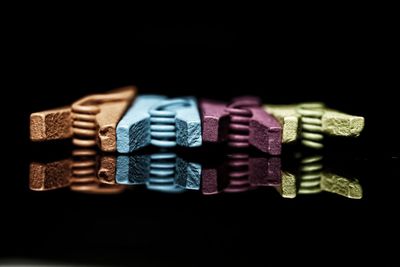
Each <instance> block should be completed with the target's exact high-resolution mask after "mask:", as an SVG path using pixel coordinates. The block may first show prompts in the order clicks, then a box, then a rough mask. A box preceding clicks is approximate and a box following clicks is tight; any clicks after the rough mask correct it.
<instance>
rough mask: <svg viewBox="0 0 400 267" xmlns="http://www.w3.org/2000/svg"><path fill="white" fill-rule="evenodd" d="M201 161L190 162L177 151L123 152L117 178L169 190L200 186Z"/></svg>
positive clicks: (123, 182)
mask: <svg viewBox="0 0 400 267" xmlns="http://www.w3.org/2000/svg"><path fill="white" fill-rule="evenodd" d="M200 179H201V165H200V164H198V163H194V162H188V161H186V160H184V159H182V158H180V157H178V156H176V154H175V153H169V152H161V153H155V154H145V155H131V156H127V155H120V156H118V158H117V170H116V182H117V183H118V184H124V185H139V184H145V185H146V187H147V189H149V190H156V191H162V192H169V193H178V192H184V191H186V190H187V189H189V190H199V189H200Z"/></svg>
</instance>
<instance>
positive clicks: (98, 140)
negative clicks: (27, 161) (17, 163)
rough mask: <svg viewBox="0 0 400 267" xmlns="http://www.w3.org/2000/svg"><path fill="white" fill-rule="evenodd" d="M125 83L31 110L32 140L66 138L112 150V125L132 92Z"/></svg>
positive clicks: (122, 113)
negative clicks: (66, 104) (60, 104)
mask: <svg viewBox="0 0 400 267" xmlns="http://www.w3.org/2000/svg"><path fill="white" fill-rule="evenodd" d="M136 91H137V89H136V87H134V86H127V87H122V88H119V89H115V90H112V91H110V92H108V93H105V94H96V95H89V96H86V97H83V98H81V99H79V100H78V101H76V102H74V103H73V104H72V106H71V107H63V108H57V109H52V110H46V111H42V112H35V113H32V114H31V118H30V122H31V125H30V137H31V140H32V141H36V142H41V141H48V140H58V139H67V138H71V137H73V144H74V145H76V146H80V147H93V146H95V145H98V146H99V148H100V149H101V150H102V151H107V152H112V151H115V150H116V132H115V129H116V126H117V123H118V122H119V120H120V119H121V117H122V116H123V115H124V113H125V110H126V109H127V108H128V106H129V105H130V103H131V102H132V100H133V99H134V97H135V96H136Z"/></svg>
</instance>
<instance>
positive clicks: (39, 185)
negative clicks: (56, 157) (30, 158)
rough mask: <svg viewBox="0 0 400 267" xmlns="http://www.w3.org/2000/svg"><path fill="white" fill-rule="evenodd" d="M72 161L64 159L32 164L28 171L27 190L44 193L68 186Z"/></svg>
mask: <svg viewBox="0 0 400 267" xmlns="http://www.w3.org/2000/svg"><path fill="white" fill-rule="evenodd" d="M71 166H72V160H70V159H65V160H60V161H55V162H51V163H40V162H33V163H31V165H30V170H29V188H30V189H31V190H34V191H46V190H53V189H57V188H63V187H68V186H69V185H70V177H71V174H72V172H71Z"/></svg>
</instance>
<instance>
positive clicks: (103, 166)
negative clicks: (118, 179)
mask: <svg viewBox="0 0 400 267" xmlns="http://www.w3.org/2000/svg"><path fill="white" fill-rule="evenodd" d="M116 165H117V159H116V157H115V156H112V155H110V156H102V157H101V158H100V166H99V168H98V170H97V178H98V179H99V181H100V182H102V183H103V184H115V171H116Z"/></svg>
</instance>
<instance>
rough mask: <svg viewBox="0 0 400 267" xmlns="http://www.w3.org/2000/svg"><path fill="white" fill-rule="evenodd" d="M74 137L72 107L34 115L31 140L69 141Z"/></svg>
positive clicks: (31, 117)
mask: <svg viewBox="0 0 400 267" xmlns="http://www.w3.org/2000/svg"><path fill="white" fill-rule="evenodd" d="M71 136H72V117H71V109H70V107H62V108H56V109H51V110H46V111H41V112H35V113H32V114H31V116H30V138H31V140H32V141H47V140H57V139H67V138H70V137H71Z"/></svg>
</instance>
